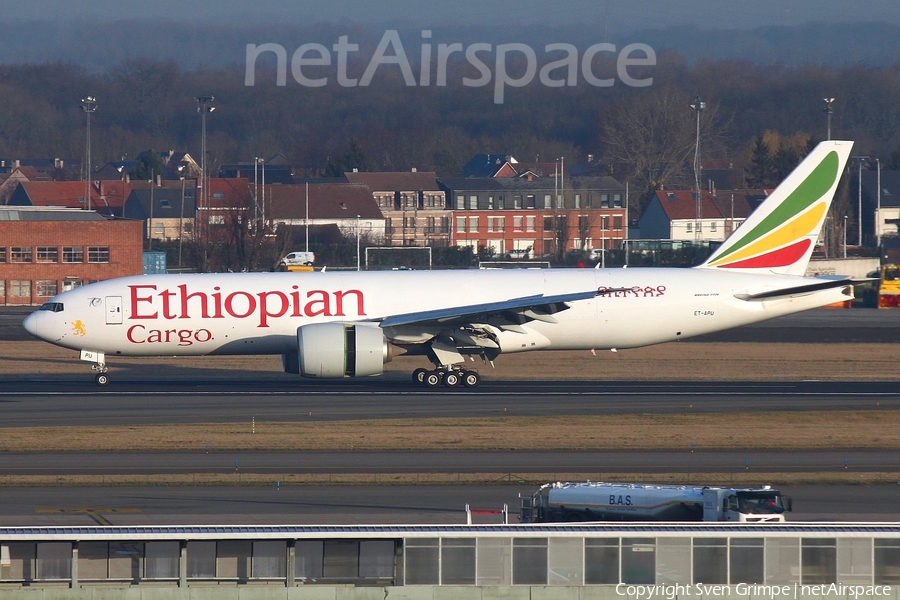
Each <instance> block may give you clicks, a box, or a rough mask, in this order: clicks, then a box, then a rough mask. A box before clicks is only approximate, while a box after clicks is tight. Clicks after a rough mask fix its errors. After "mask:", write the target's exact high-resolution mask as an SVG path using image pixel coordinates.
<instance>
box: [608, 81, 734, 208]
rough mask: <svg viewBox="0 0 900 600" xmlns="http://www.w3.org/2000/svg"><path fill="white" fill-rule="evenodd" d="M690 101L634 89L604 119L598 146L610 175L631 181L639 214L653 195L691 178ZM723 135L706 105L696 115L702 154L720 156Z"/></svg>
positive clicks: (673, 91)
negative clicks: (601, 147) (604, 154)
mask: <svg viewBox="0 0 900 600" xmlns="http://www.w3.org/2000/svg"><path fill="white" fill-rule="evenodd" d="M691 100H692V98H691V97H690V96H689V95H688V94H687V93H685V92H684V91H683V90H680V89H678V88H675V87H671V86H667V87H659V88H656V87H654V88H653V89H649V90H647V89H644V90H635V91H633V92H631V93H629V94H627V95H622V96H619V98H618V99H617V100H616V101H615V102H614V104H613V106H612V107H611V109H610V110H609V111H607V112H606V113H605V116H604V117H603V122H602V123H601V126H600V130H601V140H600V141H601V144H602V145H603V147H604V148H605V149H606V158H607V159H608V160H609V161H610V162H611V163H612V164H613V166H614V175H615V176H616V177H619V178H624V179H627V180H628V181H630V182H631V185H632V187H633V189H635V190H636V191H637V192H638V193H639V194H640V199H641V202H640V210H641V212H642V211H643V209H644V207H646V205H647V203H648V202H649V201H650V198H651V197H652V195H653V194H654V193H655V192H656V191H657V190H659V189H662V188H663V187H664V186H666V185H672V184H674V183H676V182H680V180H683V181H684V182H688V181H690V180H691V179H692V178H690V177H689V175H690V165H689V162H690V161H689V159H690V157H691V156H692V155H693V152H694V144H695V142H696V121H695V119H696V114H695V113H694V111H692V110H691V108H690V104H691ZM725 130H726V127H725V126H723V124H722V119H721V118H720V117H719V111H718V109H717V108H716V105H715V104H714V103H711V102H709V103H707V104H706V108H705V109H704V110H703V111H702V112H701V115H700V140H701V141H700V143H701V148H702V149H704V150H703V155H705V156H715V155H716V154H717V153H719V152H721V147H722V142H723V140H724V132H725ZM635 208H636V207H635ZM634 216H639V214H637V215H634Z"/></svg>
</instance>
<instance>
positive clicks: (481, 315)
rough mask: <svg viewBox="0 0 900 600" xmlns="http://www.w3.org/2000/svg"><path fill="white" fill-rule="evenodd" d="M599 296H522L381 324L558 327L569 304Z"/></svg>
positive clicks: (409, 315)
mask: <svg viewBox="0 0 900 600" xmlns="http://www.w3.org/2000/svg"><path fill="white" fill-rule="evenodd" d="M596 295H597V290H593V289H592V290H589V291H586V292H573V293H570V294H558V295H555V296H544V295H535V296H522V297H521V298H511V299H509V300H502V301H499V302H487V303H484V304H470V305H468V306H454V307H451V308H440V309H436V310H426V311H421V312H414V313H406V314H402V315H392V316H390V317H386V318H384V319H382V320H381V326H382V328H384V327H399V326H403V325H421V326H423V328H429V326H435V325H437V326H440V327H441V328H445V327H452V326H454V325H462V324H469V323H491V324H496V325H497V326H498V327H500V328H508V329H513V328H514V327H504V326H503V325H504V324H509V325H512V326H515V325H521V324H522V323H525V322H528V321H535V320H536V321H545V322H548V323H555V322H556V320H555V319H554V318H553V317H552V315H553V313H557V312H560V311H562V310H566V309H567V308H569V306H568V305H567V304H566V302H574V301H576V300H587V299H589V298H593V297H595V296H596Z"/></svg>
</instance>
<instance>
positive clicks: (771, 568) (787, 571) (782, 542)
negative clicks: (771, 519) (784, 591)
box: [765, 538, 800, 585]
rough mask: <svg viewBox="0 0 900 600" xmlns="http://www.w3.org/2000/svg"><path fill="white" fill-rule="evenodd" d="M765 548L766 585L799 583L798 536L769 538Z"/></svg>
mask: <svg viewBox="0 0 900 600" xmlns="http://www.w3.org/2000/svg"><path fill="white" fill-rule="evenodd" d="M765 549H766V583H767V584H768V585H790V584H794V583H800V538H769V539H767V540H766V546H765Z"/></svg>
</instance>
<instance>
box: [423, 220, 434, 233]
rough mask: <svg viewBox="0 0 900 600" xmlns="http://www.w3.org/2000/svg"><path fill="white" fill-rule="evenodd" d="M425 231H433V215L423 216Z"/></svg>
mask: <svg viewBox="0 0 900 600" xmlns="http://www.w3.org/2000/svg"><path fill="white" fill-rule="evenodd" d="M425 233H434V217H426V218H425Z"/></svg>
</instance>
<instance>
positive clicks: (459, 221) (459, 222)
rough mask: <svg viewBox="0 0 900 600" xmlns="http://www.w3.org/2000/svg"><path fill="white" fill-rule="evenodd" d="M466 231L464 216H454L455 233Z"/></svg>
mask: <svg viewBox="0 0 900 600" xmlns="http://www.w3.org/2000/svg"><path fill="white" fill-rule="evenodd" d="M465 232H466V218H465V217H456V233H465Z"/></svg>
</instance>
